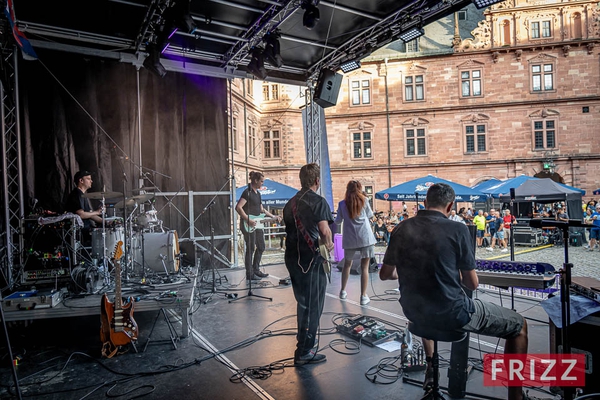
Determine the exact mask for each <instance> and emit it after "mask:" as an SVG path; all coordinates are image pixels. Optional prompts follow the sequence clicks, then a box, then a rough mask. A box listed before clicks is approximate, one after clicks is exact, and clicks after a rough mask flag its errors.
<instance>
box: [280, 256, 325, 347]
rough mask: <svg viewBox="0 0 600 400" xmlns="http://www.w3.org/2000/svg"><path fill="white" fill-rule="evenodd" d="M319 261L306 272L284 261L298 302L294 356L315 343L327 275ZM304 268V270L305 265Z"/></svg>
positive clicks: (323, 302)
mask: <svg viewBox="0 0 600 400" xmlns="http://www.w3.org/2000/svg"><path fill="white" fill-rule="evenodd" d="M321 261H322V260H319V262H316V263H315V264H313V265H312V266H311V267H310V269H309V270H308V272H307V273H304V272H303V271H302V269H301V268H300V267H299V266H298V265H297V263H291V262H290V263H288V262H286V268H287V269H288V272H289V273H290V278H291V281H292V288H293V289H294V297H295V298H296V301H297V302H298V305H297V308H296V318H297V323H298V334H297V335H296V339H297V341H298V343H297V345H296V352H295V353H294V355H295V356H296V357H300V356H303V355H305V354H307V353H308V352H309V351H310V350H311V349H312V348H313V347H314V346H315V343H316V339H317V330H318V329H319V323H320V319H321V314H322V313H323V305H324V304H325V289H326V288H327V275H325V271H323V266H322V263H321ZM304 269H305V270H306V267H305V268H304Z"/></svg>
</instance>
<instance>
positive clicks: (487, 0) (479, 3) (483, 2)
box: [473, 0, 504, 10]
mask: <svg viewBox="0 0 600 400" xmlns="http://www.w3.org/2000/svg"><path fill="white" fill-rule="evenodd" d="M502 1H504V0H473V4H475V7H477V8H478V9H480V10H481V9H482V8H486V7H489V6H491V5H492V4H496V3H500V2H502Z"/></svg>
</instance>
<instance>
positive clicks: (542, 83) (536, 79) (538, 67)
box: [531, 64, 554, 92]
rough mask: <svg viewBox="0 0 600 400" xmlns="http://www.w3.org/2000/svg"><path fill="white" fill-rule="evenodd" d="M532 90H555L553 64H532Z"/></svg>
mask: <svg viewBox="0 0 600 400" xmlns="http://www.w3.org/2000/svg"><path fill="white" fill-rule="evenodd" d="M531 90H532V91H534V92H543V91H547V90H554V65H553V64H532V65H531Z"/></svg>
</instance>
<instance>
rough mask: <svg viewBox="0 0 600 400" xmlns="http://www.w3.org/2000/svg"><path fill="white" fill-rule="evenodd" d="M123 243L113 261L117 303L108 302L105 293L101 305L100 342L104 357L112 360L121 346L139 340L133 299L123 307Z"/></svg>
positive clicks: (118, 246)
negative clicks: (134, 317)
mask: <svg viewBox="0 0 600 400" xmlns="http://www.w3.org/2000/svg"><path fill="white" fill-rule="evenodd" d="M122 246H123V242H122V241H121V240H119V242H118V243H117V244H116V246H115V251H114V256H113V260H114V262H115V302H114V303H111V302H110V300H108V295H107V294H106V293H105V294H104V295H103V296H102V302H101V304H100V307H101V309H100V317H101V323H102V324H101V328H100V341H101V342H102V355H103V356H104V357H107V358H111V357H112V356H114V355H115V354H116V353H117V350H118V349H119V346H124V345H126V344H129V343H131V342H132V341H135V340H137V337H138V327H137V323H136V322H135V320H134V319H133V298H132V297H129V298H128V299H127V304H126V305H123V303H122V298H121V261H120V259H121V256H122V255H123V249H122Z"/></svg>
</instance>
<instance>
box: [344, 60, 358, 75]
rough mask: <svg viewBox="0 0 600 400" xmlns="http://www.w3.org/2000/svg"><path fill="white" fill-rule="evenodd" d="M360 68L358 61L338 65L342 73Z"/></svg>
mask: <svg viewBox="0 0 600 400" xmlns="http://www.w3.org/2000/svg"><path fill="white" fill-rule="evenodd" d="M359 68H360V60H350V61H345V62H343V63H341V64H340V69H341V70H342V72H343V73H347V72H351V71H354V70H356V69H359Z"/></svg>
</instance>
